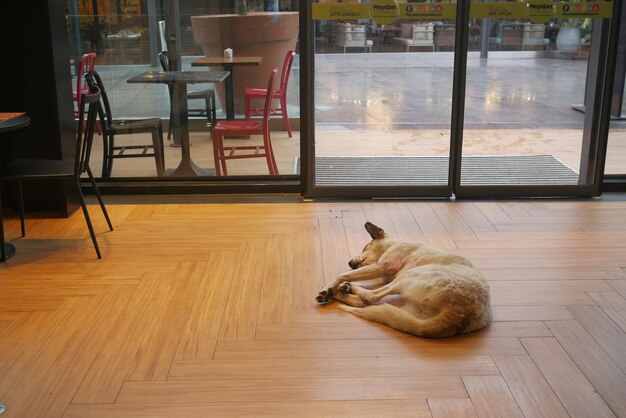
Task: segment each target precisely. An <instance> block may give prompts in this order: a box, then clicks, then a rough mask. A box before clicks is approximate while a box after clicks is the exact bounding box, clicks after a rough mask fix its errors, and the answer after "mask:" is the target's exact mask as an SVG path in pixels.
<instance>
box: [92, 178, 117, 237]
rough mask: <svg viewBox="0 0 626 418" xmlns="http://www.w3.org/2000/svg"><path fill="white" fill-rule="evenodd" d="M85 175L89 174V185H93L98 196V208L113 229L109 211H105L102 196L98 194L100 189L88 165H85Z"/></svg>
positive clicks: (110, 228) (111, 229)
mask: <svg viewBox="0 0 626 418" xmlns="http://www.w3.org/2000/svg"><path fill="white" fill-rule="evenodd" d="M87 175H88V176H89V180H90V181H91V187H93V190H94V192H95V193H96V197H97V198H98V203H100V209H102V213H103V214H104V219H106V221H107V224H109V230H110V231H113V224H112V223H111V219H109V213H108V212H107V208H106V207H105V206H104V201H103V200H102V196H101V195H100V190H98V185H97V184H96V180H95V179H94V178H93V173H92V172H91V168H90V167H89V166H87Z"/></svg>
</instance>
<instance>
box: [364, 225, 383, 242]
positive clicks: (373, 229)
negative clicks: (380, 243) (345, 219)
mask: <svg viewBox="0 0 626 418" xmlns="http://www.w3.org/2000/svg"><path fill="white" fill-rule="evenodd" d="M365 229H366V230H367V232H369V234H370V236H371V237H372V239H382V238H384V237H385V236H386V235H385V231H383V229H382V228H379V227H377V226H376V225H374V224H373V223H371V222H365Z"/></svg>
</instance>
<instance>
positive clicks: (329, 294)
mask: <svg viewBox="0 0 626 418" xmlns="http://www.w3.org/2000/svg"><path fill="white" fill-rule="evenodd" d="M334 294H335V292H334V290H333V288H332V287H325V288H323V289H322V290H320V292H319V293H318V294H317V296H316V297H315V301H316V302H317V303H319V304H320V305H325V304H327V303H329V302H330V301H331V300H332V299H333V295H334Z"/></svg>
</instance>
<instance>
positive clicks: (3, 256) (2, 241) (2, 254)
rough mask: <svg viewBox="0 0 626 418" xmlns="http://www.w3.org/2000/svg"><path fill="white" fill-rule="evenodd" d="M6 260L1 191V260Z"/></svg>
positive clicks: (0, 196) (0, 194)
mask: <svg viewBox="0 0 626 418" xmlns="http://www.w3.org/2000/svg"><path fill="white" fill-rule="evenodd" d="M0 184H1V183H0ZM6 260H7V254H6V250H5V246H4V217H3V214H2V193H0V261H6Z"/></svg>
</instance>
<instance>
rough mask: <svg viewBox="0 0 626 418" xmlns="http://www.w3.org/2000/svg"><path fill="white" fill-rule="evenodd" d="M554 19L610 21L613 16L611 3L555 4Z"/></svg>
mask: <svg viewBox="0 0 626 418" xmlns="http://www.w3.org/2000/svg"><path fill="white" fill-rule="evenodd" d="M555 5H556V13H555V17H557V18H560V19H585V18H588V17H589V18H593V19H596V18H600V19H610V18H611V17H612V16H613V3H612V2H593V3H555Z"/></svg>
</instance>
